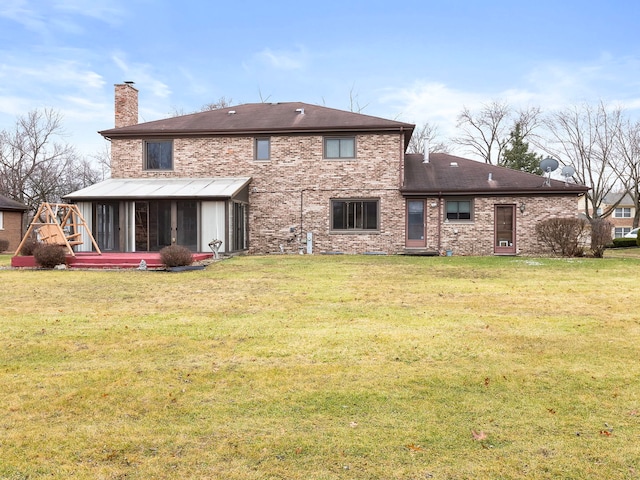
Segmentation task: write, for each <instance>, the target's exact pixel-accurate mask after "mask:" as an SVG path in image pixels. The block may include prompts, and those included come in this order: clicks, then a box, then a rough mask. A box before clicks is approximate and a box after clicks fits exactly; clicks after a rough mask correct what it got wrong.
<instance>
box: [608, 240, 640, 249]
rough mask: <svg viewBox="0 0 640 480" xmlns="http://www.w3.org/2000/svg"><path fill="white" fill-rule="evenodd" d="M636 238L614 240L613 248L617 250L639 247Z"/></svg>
mask: <svg viewBox="0 0 640 480" xmlns="http://www.w3.org/2000/svg"><path fill="white" fill-rule="evenodd" d="M636 240H637V239H635V238H614V239H613V246H614V247H615V248H625V247H635V246H637V243H636Z"/></svg>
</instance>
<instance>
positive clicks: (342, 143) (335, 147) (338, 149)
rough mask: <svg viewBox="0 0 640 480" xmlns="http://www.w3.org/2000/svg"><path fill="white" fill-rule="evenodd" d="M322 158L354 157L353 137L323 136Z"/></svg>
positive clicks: (354, 143)
mask: <svg viewBox="0 0 640 480" xmlns="http://www.w3.org/2000/svg"><path fill="white" fill-rule="evenodd" d="M324 158H356V139H355V137H325V139H324Z"/></svg>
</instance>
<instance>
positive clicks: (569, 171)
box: [562, 165, 576, 185]
mask: <svg viewBox="0 0 640 480" xmlns="http://www.w3.org/2000/svg"><path fill="white" fill-rule="evenodd" d="M574 173H576V169H575V168H573V167H572V166H571V165H567V166H565V167H562V176H563V177H564V184H565V185H568V184H569V179H570V178H571V177H573V174H574Z"/></svg>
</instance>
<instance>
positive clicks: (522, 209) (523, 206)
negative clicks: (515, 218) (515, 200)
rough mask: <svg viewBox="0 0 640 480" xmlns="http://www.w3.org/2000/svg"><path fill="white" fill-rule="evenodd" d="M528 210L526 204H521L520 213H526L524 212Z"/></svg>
mask: <svg viewBox="0 0 640 480" xmlns="http://www.w3.org/2000/svg"><path fill="white" fill-rule="evenodd" d="M526 208H527V206H526V205H525V203H524V202H520V213H524V210H525V209H526Z"/></svg>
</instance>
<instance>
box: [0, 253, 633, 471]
mask: <svg viewBox="0 0 640 480" xmlns="http://www.w3.org/2000/svg"><path fill="white" fill-rule="evenodd" d="M639 268H640V260H638V259H636V258H613V257H612V258H609V257H608V256H607V255H605V258H604V259H601V260H597V259H537V258H519V257H487V258H482V257H481V258H463V257H438V258H419V257H392V256H389V257H384V256H297V255H296V256H267V257H236V258H233V259H230V260H226V261H223V262H219V263H215V264H213V265H211V266H209V267H208V268H207V269H206V270H203V271H192V272H185V273H165V272H139V271H41V270H6V269H5V270H0V285H2V288H1V289H0V292H1V293H0V304H1V305H2V335H1V336H0V392H1V393H0V408H1V409H2V410H1V414H0V478H3V479H5V478H6V479H26V478H30V479H33V478H54V479H63V478H64V479H66V478H80V479H102V478H104V479H111V478H135V479H150V478H182V479H192V478H220V479H407V480H409V479H412V480H413V479H428V478H434V479H467V478H509V479H514V478H515V479H519V478H526V479H531V478H533V479H549V478H554V479H555V478H563V479H583V478H603V479H637V478H640V458H639V457H640V456H639V455H638V445H639V442H640V381H639V380H638V379H639V378H640V362H639V361H638V360H639V359H640V315H637V314H635V313H634V312H637V311H638V310H639V307H640V300H639V298H640V297H639V296H638V294H637V292H636V290H637V285H638V271H639Z"/></svg>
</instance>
